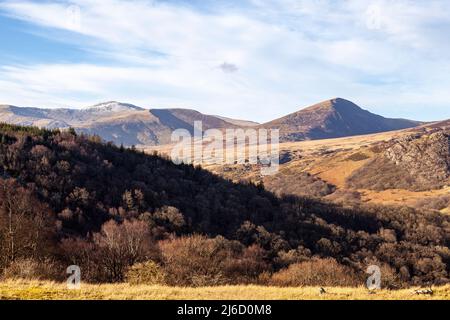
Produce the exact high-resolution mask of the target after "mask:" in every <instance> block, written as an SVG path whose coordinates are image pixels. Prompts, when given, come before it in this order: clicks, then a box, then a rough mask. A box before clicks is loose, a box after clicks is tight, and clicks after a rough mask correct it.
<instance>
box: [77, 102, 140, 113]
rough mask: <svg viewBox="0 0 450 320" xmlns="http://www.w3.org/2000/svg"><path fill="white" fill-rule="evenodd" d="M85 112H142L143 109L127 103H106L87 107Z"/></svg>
mask: <svg viewBox="0 0 450 320" xmlns="http://www.w3.org/2000/svg"><path fill="white" fill-rule="evenodd" d="M85 110H88V111H91V112H123V111H142V110H145V109H143V108H141V107H138V106H135V105H133V104H129V103H122V102H117V101H108V102H103V103H99V104H96V105H94V106H91V107H88V108H86V109H85Z"/></svg>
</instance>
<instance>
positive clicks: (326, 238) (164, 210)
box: [0, 125, 450, 284]
mask: <svg viewBox="0 0 450 320" xmlns="http://www.w3.org/2000/svg"><path fill="white" fill-rule="evenodd" d="M0 177H2V178H0V229H1V232H0V234H7V233H6V231H5V230H6V229H4V228H7V225H8V224H7V223H6V221H7V219H8V216H9V212H10V210H11V209H12V210H13V212H14V215H15V214H17V216H18V217H21V219H22V220H21V223H20V224H17V227H16V232H15V236H17V237H19V239H22V238H24V237H27V236H29V235H34V234H39V236H42V234H43V232H44V230H47V232H48V233H49V234H48V236H47V237H46V239H47V241H53V243H54V245H55V246H56V247H58V246H60V243H59V242H58V241H60V240H61V239H65V238H67V237H78V238H79V239H80V240H77V241H78V242H76V243H78V244H77V245H80V246H81V245H82V247H80V248H91V247H92V246H93V248H94V249H93V250H97V249H95V248H97V247H95V245H96V242H94V243H91V242H89V241H92V240H90V239H91V238H90V237H89V235H90V234H91V233H93V232H98V231H99V230H100V228H101V227H102V225H104V224H105V223H106V222H107V221H111V220H112V221H116V222H118V223H122V224H123V223H125V221H135V220H136V219H137V220H138V221H143V222H147V223H148V224H146V226H147V227H146V228H149V229H148V230H149V234H150V235H152V240H151V241H152V243H155V242H156V241H157V240H158V239H159V240H161V239H171V238H173V237H176V236H180V235H189V234H192V233H199V234H203V235H207V236H209V237H215V236H222V237H225V238H227V239H229V240H234V241H236V242H233V243H234V244H233V243H231V244H229V246H231V247H232V248H235V249H233V250H238V251H239V250H240V251H239V252H242V250H243V249H239V248H242V247H244V248H245V247H248V248H249V249H248V250H250V251H248V253H247V254H252V255H250V256H243V257H241V258H240V259H244V258H245V259H247V260H243V261H249V260H248V259H254V258H251V257H262V259H263V261H262V262H264V265H265V267H264V268H262V269H257V270H259V271H257V272H256V271H255V272H256V273H255V274H253V275H251V277H253V278H252V279H256V278H257V277H258V275H259V273H261V272H264V271H265V270H267V271H276V270H279V269H280V268H283V267H286V266H289V265H291V264H294V263H296V262H301V261H309V260H311V259H312V258H313V257H314V258H329V257H332V258H334V259H336V260H337V261H338V262H339V263H340V264H343V265H345V266H346V267H347V268H351V269H352V270H354V271H355V272H357V273H358V274H361V275H363V274H364V272H365V269H366V268H367V263H370V264H373V263H378V264H380V265H381V266H386V268H390V269H389V270H391V271H390V272H393V273H394V274H396V275H397V276H398V277H399V279H402V281H403V282H404V283H416V284H418V283H424V282H426V281H432V282H435V283H442V282H448V281H449V278H450V276H449V273H450V251H449V248H448V247H449V245H450V232H449V228H450V217H449V216H444V215H440V214H437V213H432V212H426V211H422V212H421V211H415V210H412V209H408V208H394V209H391V208H388V207H359V208H357V209H346V208H343V207H340V206H337V205H332V204H329V203H325V202H321V201H317V200H311V199H307V198H298V197H293V196H290V197H277V196H275V195H274V194H272V193H270V192H268V191H266V190H265V189H264V187H263V186H261V185H254V184H247V183H233V182H231V181H228V180H226V179H223V178H221V177H219V176H216V175H214V174H211V173H210V172H208V171H206V170H202V169H200V168H195V167H193V166H189V165H180V166H177V165H175V164H173V163H172V162H171V161H169V160H166V159H163V158H160V157H158V156H149V155H146V154H143V153H141V152H137V151H133V150H126V149H123V148H118V147H115V146H112V145H108V144H103V143H100V142H99V141H98V139H96V138H95V137H84V136H76V135H74V134H73V133H71V132H59V131H47V130H40V129H37V128H30V127H16V126H10V125H0ZM12 190H14V192H11V191H12ZM11 203H15V205H13V206H10V204H11ZM46 208H47V209H46ZM22 209H23V210H24V211H21V210H22ZM16 211H17V212H16ZM34 212H35V213H36V214H35V213H34ZM39 212H40V215H39V217H41V215H43V216H42V217H41V218H39V220H36V219H37V217H38V216H37V214H38V213H39ZM27 217H28V218H27ZM30 219H31V220H30ZM32 221H33V222H32ZM38 221H39V224H37V222H38ZM130 223H131V222H130ZM127 226H128V225H127V224H126V225H125V227H127ZM36 228H38V229H36ZM58 239H59V240H58ZM95 239H97V238H95V237H94V240H95ZM2 241H8V238H5V239H4V238H1V237H0V250H3V249H5V250H7V248H8V246H7V245H6V243H3V242H2ZM149 241H150V240H149ZM182 241H184V240H182ZM214 241H219V243H222V245H224V243H226V242H224V240H223V238H218V239H217V240H214ZM85 242H87V243H86V244H84V243H85ZM45 243H46V242H44V241H41V240H39V241H37V240H36V245H35V246H29V245H26V246H23V247H20V246H19V243H17V246H16V248H18V249H17V250H18V251H17V253H16V254H15V258H17V257H19V256H22V257H27V258H29V257H36V259H42V258H43V257H46V256H47V255H52V254H53V253H52V252H60V251H59V249H55V250H50V248H51V246H49V245H44V244H45ZM255 246H256V248H260V249H255ZM69 248H72V246H69ZM236 248H237V249H236ZM250 248H253V249H250ZM19 249H20V250H19ZM30 250H31V251H30ZM79 250H82V249H79ZM83 250H84V249H83ZM99 250H100V249H99ZM255 250H257V251H255ZM258 250H262V251H258ZM69 251H70V252H73V250H72V249H70V250H69ZM7 252H8V251H5V252H4V253H2V254H0V257H2V259H3V260H0V268H1V267H2V263H3V264H5V263H7V262H8V257H10V255H8V254H7ZM80 252H81V251H80ZM245 252H247V251H245ZM251 252H253V253H251ZM258 252H259V253H258ZM80 254H81V253H80ZM97 256H98V254H97ZM52 257H53V258H57V256H52ZM392 257H395V259H392ZM5 259H6V260H5ZM255 259H256V258H255ZM250 261H253V260H250ZM262 262H261V263H262ZM72 263H73V260H72ZM99 263H100V262H99ZM102 263H103V262H102ZM248 263H250V262H248ZM252 263H253V262H252ZM250 265H251V264H249V265H248V266H250ZM267 266H269V269H267ZM245 268H246V267H245ZM245 268H244V269H242V270H246V269H245ZM97 269H98V268H97ZM238 270H241V269H238ZM235 272H237V271H235ZM239 272H241V271H239ZM242 272H244V271H242ZM258 272H259V273H258ZM248 277H250V276H248ZM254 277H256V278H254ZM114 279H121V278H120V277H118V276H115V277H114ZM255 281H256V280H255Z"/></svg>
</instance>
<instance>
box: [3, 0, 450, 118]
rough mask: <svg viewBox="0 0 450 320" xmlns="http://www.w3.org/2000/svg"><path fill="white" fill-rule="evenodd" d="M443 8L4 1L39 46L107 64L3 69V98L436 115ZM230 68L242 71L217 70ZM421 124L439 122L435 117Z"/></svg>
mask: <svg viewBox="0 0 450 320" xmlns="http://www.w3.org/2000/svg"><path fill="white" fill-rule="evenodd" d="M69 5H72V6H71V7H70V6H69ZM73 5H76V6H79V8H80V15H79V16H78V15H77V14H78V13H77V10H75V11H74V7H73ZM449 7H450V5H449V4H448V2H447V1H445V0H442V1H426V2H425V1H420V0H418V1H409V0H398V1H395V3H394V2H393V1H387V0H386V1H385V0H380V1H374V0H348V1H345V2H336V1H332V0H285V1H281V2H280V1H274V0H266V1H264V0H251V1H249V2H248V3H247V4H246V6H245V7H244V6H243V5H239V6H235V7H232V8H230V7H228V8H227V9H226V10H225V9H223V8H222V7H219V6H217V7H216V8H215V9H216V10H211V11H205V10H200V9H195V8H193V7H192V6H189V7H188V6H181V5H177V3H176V2H164V3H161V2H157V1H143V0H136V1H119V0H103V1H93V0H74V1H71V2H70V4H69V3H63V2H52V3H50V2H40V1H39V2H38V1H36V2H33V1H4V2H2V3H0V10H1V11H3V12H6V13H7V14H8V15H10V16H12V17H15V18H17V19H22V20H25V21H27V22H30V23H32V24H34V25H38V26H40V27H45V28H46V29H44V31H42V30H41V31H40V32H41V33H42V32H45V36H47V37H56V38H57V39H58V40H63V41H68V42H74V43H76V44H77V45H79V46H81V47H82V48H83V49H84V50H86V51H89V52H94V53H96V54H97V55H98V56H99V57H100V58H102V57H103V58H105V61H106V60H107V61H111V60H113V61H114V62H109V63H106V62H100V61H99V63H98V64H94V63H90V64H87V63H78V62H77V63H75V62H74V63H65V64H61V63H59V62H58V61H55V63H52V64H39V65H29V64H23V65H10V64H9V65H5V64H3V65H0V83H1V84H2V88H5V87H3V85H6V86H7V88H8V90H7V91H2V92H1V93H0V100H3V102H11V103H16V104H26V105H37V104H40V105H49V104H50V105H55V106H56V105H77V106H78V105H82V104H87V103H93V102H98V101H100V100H111V99H118V100H124V101H127V102H132V103H136V104H142V105H144V106H160V107H173V106H178V107H191V108H197V109H199V110H201V111H204V112H209V113H216V114H226V115H229V116H237V117H245V118H255V115H258V119H256V120H268V119H271V118H274V117H276V116H281V115H283V114H284V113H287V112H291V111H295V109H296V108H298V107H300V106H305V105H307V104H308V103H314V102H317V101H318V100H321V99H326V98H331V97H333V96H342V97H345V98H350V99H355V100H356V101H355V102H357V103H361V104H363V105H364V104H368V105H369V106H371V107H373V108H372V109H371V110H373V111H375V112H382V113H384V114H386V115H397V113H398V112H396V111H395V110H406V111H411V110H407V108H408V106H410V105H411V102H412V101H416V103H415V105H416V106H415V107H414V108H416V109H415V110H416V111H417V110H418V109H419V107H418V106H417V102H418V101H421V103H433V105H434V106H435V107H436V110H439V112H442V111H441V110H444V109H439V108H442V106H444V105H445V104H446V102H447V101H448V98H450V94H449V93H446V91H444V89H445V88H446V87H448V85H450V79H449V77H448V72H447V71H448V67H449V62H448V57H447V55H446V54H445V51H443V50H447V48H448V46H449V43H448V40H446V38H445V37H446V34H448V33H447V32H448V31H450V19H449V18H448V17H447V16H446V15H445V12H448V9H449ZM373 8H376V10H374V9H373ZM446 10H447V11H446ZM74 12H75V15H74ZM374 15H375V16H374ZM368 19H369V20H368ZM370 19H372V20H370ZM373 19H375V22H374V21H373ZM78 22H79V23H78ZM54 30H64V31H66V32H67V33H65V36H66V38H64V39H62V38H61V34H60V33H58V34H55V33H53V31H54ZM73 34H79V35H82V36H83V37H82V38H81V39H80V37H76V38H75V39H76V40H75V39H74V38H73V37H71V35H73ZM24 50H26V48H24ZM430 57H431V59H429V58H430ZM223 66H226V68H223ZM231 66H233V67H231ZM231 69H232V70H233V71H238V72H223V71H231ZM436 79H438V80H439V83H436ZM431 95H433V97H431ZM395 108H397V109H395ZM416 111H414V112H411V114H414V115H415V114H417V115H420V112H416ZM404 116H408V112H405V114H404ZM422 116H423V117H424V118H426V117H433V118H436V117H437V115H436V114H433V112H432V111H431V109H430V114H429V115H428V114H425V113H422ZM445 116H446V117H450V111H449V112H448V113H447V114H446V115H445Z"/></svg>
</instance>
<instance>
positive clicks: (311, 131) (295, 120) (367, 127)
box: [262, 98, 421, 141]
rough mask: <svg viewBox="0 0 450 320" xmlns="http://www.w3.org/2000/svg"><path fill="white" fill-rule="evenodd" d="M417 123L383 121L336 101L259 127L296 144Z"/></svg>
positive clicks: (401, 120) (366, 112)
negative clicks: (275, 131) (297, 142)
mask: <svg viewBox="0 0 450 320" xmlns="http://www.w3.org/2000/svg"><path fill="white" fill-rule="evenodd" d="M420 124H421V123H420V122H418V121H412V120H405V119H389V118H384V117H382V116H379V115H376V114H373V113H371V112H369V111H367V110H364V109H362V108H361V107H359V106H358V105H356V104H354V103H353V102H351V101H348V100H345V99H342V98H335V99H331V100H326V101H323V102H320V103H318V104H315V105H313V106H310V107H308V108H305V109H302V110H300V111H297V112H295V113H292V114H289V115H287V116H285V117H283V118H280V119H277V120H273V121H271V122H268V123H265V124H263V125H262V126H263V127H264V128H272V129H279V130H280V139H281V141H299V140H314V139H328V138H339V137H347V136H355V135H363V134H371V133H378V132H385V131H393V130H400V129H406V128H412V127H416V126H418V125H420Z"/></svg>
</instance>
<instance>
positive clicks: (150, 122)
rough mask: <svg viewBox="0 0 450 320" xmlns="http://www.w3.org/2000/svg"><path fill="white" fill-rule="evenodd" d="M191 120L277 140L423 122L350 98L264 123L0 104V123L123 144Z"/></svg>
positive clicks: (137, 110) (159, 135)
mask: <svg viewBox="0 0 450 320" xmlns="http://www.w3.org/2000/svg"><path fill="white" fill-rule="evenodd" d="M194 121H202V124H203V130H207V129H211V128H217V129H225V128H256V129H258V128H268V129H279V130H280V139H281V141H284V142H285V141H303V140H316V139H327V138H338V137H345V136H354V135H363V134H370V133H378V132H385V131H392V130H399V129H405V128H411V127H416V126H418V125H420V124H421V123H420V122H418V121H412V120H405V119H389V118H384V117H382V116H379V115H376V114H373V113H370V112H369V111H366V110H364V109H362V108H360V107H359V106H357V105H356V104H354V103H353V102H350V101H348V100H345V99H341V98H336V99H331V100H326V101H323V102H321V103H318V104H316V105H313V106H310V107H308V108H305V109H302V110H300V111H298V112H295V113H292V114H289V115H287V116H285V117H282V118H280V119H277V120H273V121H270V122H268V123H264V124H259V123H256V122H252V121H246V120H236V119H230V118H226V117H222V116H213V115H206V114H202V113H200V112H198V111H195V110H190V109H145V108H141V107H138V106H135V105H132V104H126V103H120V102H115V101H112V102H106V103H101V104H98V105H95V106H92V107H88V108H83V109H69V108H65V109H61V108H60V109H41V108H29V107H16V106H11V105H0V122H5V123H11V124H17V125H25V126H37V127H43V128H49V129H56V128H60V129H66V128H69V127H72V128H74V129H75V130H76V131H77V132H80V133H86V134H96V135H99V136H100V137H102V138H103V139H104V140H105V141H112V142H114V143H115V144H118V145H120V144H123V145H125V146H131V145H136V146H155V145H164V144H168V143H170V142H171V141H170V137H171V133H172V131H173V130H175V129H180V128H181V129H187V130H189V131H190V132H192V131H193V124H194Z"/></svg>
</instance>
